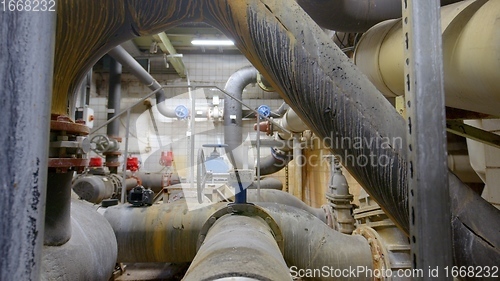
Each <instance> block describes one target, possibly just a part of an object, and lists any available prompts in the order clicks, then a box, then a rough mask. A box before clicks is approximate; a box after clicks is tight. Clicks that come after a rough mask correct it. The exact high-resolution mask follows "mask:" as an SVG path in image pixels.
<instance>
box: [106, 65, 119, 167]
mask: <svg viewBox="0 0 500 281" xmlns="http://www.w3.org/2000/svg"><path fill="white" fill-rule="evenodd" d="M121 76H122V65H121V64H120V63H119V62H117V61H116V60H115V59H113V58H111V59H110V63H109V92H108V120H109V119H111V118H113V117H114V116H115V115H116V114H118V112H120V102H121V97H122V95H121V87H122V84H121ZM106 130H107V131H106V133H107V134H108V137H118V136H119V135H120V120H118V119H115V120H114V121H112V122H111V123H109V124H108V125H107V127H106ZM107 158H108V155H106V162H109V161H108V160H107Z"/></svg>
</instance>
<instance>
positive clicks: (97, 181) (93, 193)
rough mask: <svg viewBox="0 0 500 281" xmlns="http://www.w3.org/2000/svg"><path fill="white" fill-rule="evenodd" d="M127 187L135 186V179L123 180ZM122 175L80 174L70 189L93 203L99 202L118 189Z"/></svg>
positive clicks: (109, 196)
mask: <svg viewBox="0 0 500 281" xmlns="http://www.w3.org/2000/svg"><path fill="white" fill-rule="evenodd" d="M125 184H126V185H127V187H128V186H129V185H130V186H131V187H130V189H132V188H134V187H136V186H137V180H135V179H127V180H125ZM121 185H122V177H121V176H119V175H116V174H110V175H108V176H100V175H90V174H89V175H82V176H79V177H77V178H76V179H75V180H74V181H73V186H72V189H73V191H74V192H75V193H76V194H78V196H79V197H80V198H81V199H83V200H85V201H87V202H91V203H94V204H98V203H101V201H102V200H104V199H108V198H111V196H113V194H115V193H116V192H117V191H118V190H120V189H121Z"/></svg>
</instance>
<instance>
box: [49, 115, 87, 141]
mask: <svg viewBox="0 0 500 281" xmlns="http://www.w3.org/2000/svg"><path fill="white" fill-rule="evenodd" d="M50 130H51V131H65V132H67V133H70V134H75V135H80V136H86V135H88V134H89V133H90V129H89V127H87V126H86V125H85V124H80V123H76V122H73V121H72V120H71V119H70V118H69V117H68V116H65V115H54V114H53V115H52V116H51V120H50Z"/></svg>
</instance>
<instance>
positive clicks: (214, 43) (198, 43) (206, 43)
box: [191, 39, 234, 46]
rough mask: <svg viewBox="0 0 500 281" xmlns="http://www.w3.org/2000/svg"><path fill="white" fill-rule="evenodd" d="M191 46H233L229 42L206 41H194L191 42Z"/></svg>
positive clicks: (231, 42)
mask: <svg viewBox="0 0 500 281" xmlns="http://www.w3.org/2000/svg"><path fill="white" fill-rule="evenodd" d="M191 44H193V45H196V46H232V45H234V43H233V41H231V40H206V39H195V40H193V41H191Z"/></svg>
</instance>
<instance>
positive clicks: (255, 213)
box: [196, 203, 284, 254]
mask: <svg viewBox="0 0 500 281" xmlns="http://www.w3.org/2000/svg"><path fill="white" fill-rule="evenodd" d="M226 215H237V216H247V217H260V218H262V219H263V220H264V221H265V222H266V223H267V225H269V228H270V229H271V231H272V234H273V237H274V239H275V240H276V243H277V244H278V247H279V249H280V251H281V253H282V254H284V243H283V242H284V241H283V234H282V233H281V229H280V228H279V226H278V224H277V223H276V221H275V220H274V219H273V217H272V216H271V215H270V214H268V213H267V212H266V210H264V209H263V208H261V207H259V206H257V205H254V204H252V203H242V204H234V203H230V204H228V205H227V206H226V207H223V208H222V209H219V210H217V211H215V213H213V214H212V215H211V216H210V217H209V218H208V220H207V221H206V222H205V223H204V224H203V227H202V228H201V231H200V234H199V235H198V242H197V245H196V247H197V249H200V247H201V245H202V244H203V241H204V240H205V238H206V237H207V234H208V231H209V230H210V228H211V227H212V226H213V225H214V224H215V222H216V221H217V220H219V219H220V218H222V217H224V216H226Z"/></svg>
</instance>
